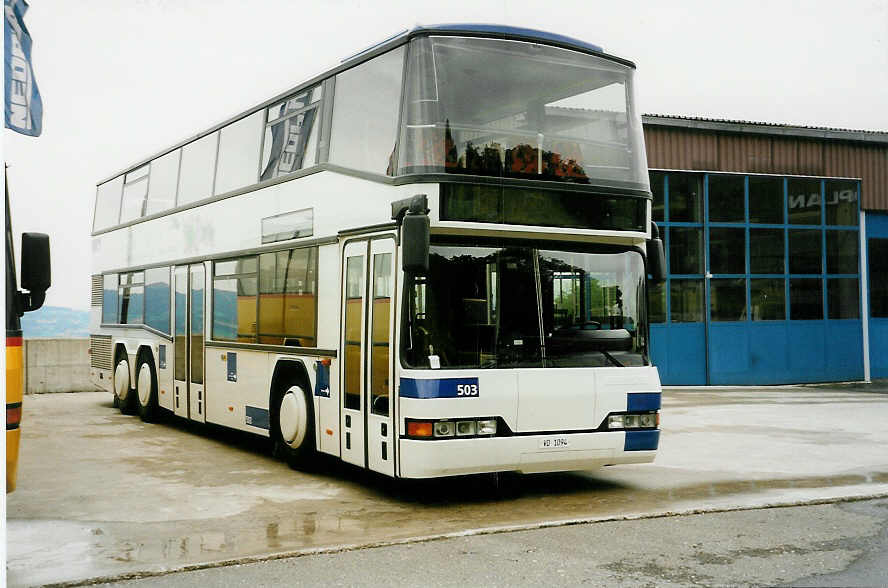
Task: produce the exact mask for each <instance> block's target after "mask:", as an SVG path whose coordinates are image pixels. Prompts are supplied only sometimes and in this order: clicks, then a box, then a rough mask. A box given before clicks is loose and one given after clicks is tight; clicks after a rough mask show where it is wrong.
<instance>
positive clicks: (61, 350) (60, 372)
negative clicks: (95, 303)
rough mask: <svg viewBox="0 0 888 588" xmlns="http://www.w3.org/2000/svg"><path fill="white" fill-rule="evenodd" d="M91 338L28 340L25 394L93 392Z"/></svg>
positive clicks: (94, 388)
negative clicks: (90, 371) (90, 357)
mask: <svg viewBox="0 0 888 588" xmlns="http://www.w3.org/2000/svg"><path fill="white" fill-rule="evenodd" d="M88 349H89V339H87V338H82V339H25V340H24V347H23V350H22V353H23V355H24V357H23V360H24V367H25V394H45V393H49V392H79V391H85V390H89V391H93V390H96V386H95V385H94V384H93V383H92V382H91V381H90V377H89V353H88V352H87V351H88Z"/></svg>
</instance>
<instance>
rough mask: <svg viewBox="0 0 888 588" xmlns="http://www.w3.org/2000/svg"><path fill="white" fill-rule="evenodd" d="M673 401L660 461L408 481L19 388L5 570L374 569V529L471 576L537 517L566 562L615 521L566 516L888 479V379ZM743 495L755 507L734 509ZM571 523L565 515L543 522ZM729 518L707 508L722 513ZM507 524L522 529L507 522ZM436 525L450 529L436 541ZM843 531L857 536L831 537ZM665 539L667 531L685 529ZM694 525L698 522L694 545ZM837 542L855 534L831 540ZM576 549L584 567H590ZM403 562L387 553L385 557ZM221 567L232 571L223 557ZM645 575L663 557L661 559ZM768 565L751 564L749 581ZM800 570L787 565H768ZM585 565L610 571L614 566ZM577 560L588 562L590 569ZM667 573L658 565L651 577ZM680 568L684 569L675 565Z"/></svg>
mask: <svg viewBox="0 0 888 588" xmlns="http://www.w3.org/2000/svg"><path fill="white" fill-rule="evenodd" d="M662 414H663V417H662V436H661V442H660V451H659V452H658V455H657V460H656V462H655V463H653V464H640V465H628V466H617V467H609V468H603V469H600V470H594V471H588V472H573V473H564V474H551V475H532V476H530V475H529V476H517V475H511V476H503V477H501V478H500V479H499V480H498V483H494V481H492V480H491V479H490V478H489V477H465V478H448V479H442V480H434V481H427V482H421V483H409V484H405V483H394V482H392V481H390V480H386V479H384V478H382V477H380V476H377V475H371V474H367V473H365V472H362V471H360V470H357V469H356V468H353V467H351V466H346V465H343V464H341V463H337V462H334V461H332V460H330V461H327V462H325V464H324V466H323V467H321V468H320V469H319V470H318V471H314V472H311V473H303V472H294V471H292V470H290V469H289V468H287V467H286V465H284V464H283V463H281V462H280V461H277V460H275V459H273V458H271V456H270V455H269V454H268V451H267V445H266V444H264V443H262V442H261V440H257V439H256V438H253V437H250V436H245V435H239V434H232V433H229V432H223V431H220V430H218V429H213V428H205V427H200V426H193V425H189V424H186V423H184V422H182V421H177V420H172V421H167V422H163V423H158V424H145V423H142V422H141V421H140V420H139V419H138V418H137V417H132V416H125V415H121V414H120V413H119V412H118V411H117V410H116V409H114V408H113V407H112V406H111V396H110V394H107V393H79V394H53V395H43V396H29V397H26V398H25V403H24V419H23V429H22V430H23V433H22V450H21V463H20V467H19V485H18V489H17V490H16V492H14V493H13V494H10V495H9V496H8V497H7V542H8V543H7V549H8V551H7V553H8V561H7V573H8V582H9V585H10V586H34V585H45V584H52V583H75V584H76V583H89V582H95V581H97V580H100V581H113V580H116V579H121V578H124V577H128V576H129V575H133V574H136V575H139V574H163V573H167V572H170V571H176V570H185V569H193V568H213V567H216V566H223V565H229V564H246V563H250V562H264V561H266V560H274V559H276V558H281V559H282V561H281V563H280V565H283V558H291V557H293V556H307V555H310V556H311V557H310V558H309V559H306V558H305V557H297V558H296V559H293V560H288V561H293V562H300V561H301V562H303V563H302V564H300V565H306V564H304V562H306V561H313V562H314V561H317V562H324V561H326V559H328V558H330V559H333V560H335V561H341V560H340V559H337V558H338V557H339V556H333V555H324V554H325V553H330V554H332V553H344V554H345V555H342V557H344V558H357V559H356V560H355V561H356V563H355V564H354V565H355V566H356V569H358V570H360V571H361V574H362V575H361V576H359V577H358V579H360V580H366V582H365V583H370V584H373V583H377V582H376V580H379V581H381V580H383V579H384V576H377V577H370V576H364V575H363V574H364V573H365V572H366V570H365V569H364V568H363V567H362V564H361V559H360V558H362V557H368V555H367V554H369V553H370V552H369V551H367V552H365V551H362V550H359V548H367V547H374V546H376V547H378V546H388V547H381V548H380V549H382V550H383V551H382V552H383V553H388V552H389V551H391V553H392V554H394V555H393V557H394V556H397V557H399V558H400V557H407V555H405V554H409V553H412V552H413V551H412V550H416V552H417V553H425V555H423V560H421V562H422V565H421V566H419V567H418V568H417V569H419V570H423V569H428V570H429V572H430V573H431V572H432V571H434V569H436V566H443V568H442V569H443V570H444V571H445V572H447V573H452V574H454V577H460V578H461V577H462V576H458V573H459V571H460V570H461V569H462V568H463V566H465V567H466V569H467V570H474V573H477V574H480V575H479V576H478V577H479V578H489V579H490V581H489V582H488V583H497V582H494V580H497V578H499V574H500V573H502V574H505V575H506V576H508V574H509V573H511V572H509V571H508V569H506V568H504V569H502V570H501V569H498V568H497V567H496V565H497V563H501V564H502V565H503V566H507V567H508V565H509V564H508V562H509V560H508V558H507V557H506V556H505V553H507V552H508V553H511V552H509V551H508V550H509V549H513V550H514V549H517V547H514V546H512V547H509V546H508V542H509V541H512V539H509V537H510V536H514V537H523V536H524V535H522V534H521V533H527V534H528V535H527V536H532V537H540V539H539V542H540V545H541V546H546V545H550V547H549V548H547V549H551V552H546V553H549V556H547V557H550V558H551V559H552V563H553V564H554V563H556V562H557V561H560V560H561V559H564V560H565V561H568V560H569V558H570V557H572V556H571V555H570V554H571V553H574V552H573V551H572V550H573V549H574V547H575V545H574V544H576V543H577V542H586V543H589V542H591V544H593V545H596V546H600V550H601V551H599V553H606V552H607V550H609V549H611V545H615V544H614V543H613V541H612V540H610V539H607V538H602V537H597V536H595V537H592V536H590V538H585V539H584V538H582V537H579V536H574V535H570V533H580V532H581V529H584V528H588V529H589V533H596V532H598V531H596V529H606V528H611V527H612V528H617V527H618V526H620V525H628V526H627V527H625V528H627V529H634V528H635V527H634V526H635V525H641V526H645V525H648V524H650V525H654V526H658V525H667V526H669V525H673V524H677V522H678V521H680V520H682V519H683V518H684V517H680V518H675V517H669V518H657V517H662V516H663V515H675V514H696V513H700V512H707V513H718V512H724V511H736V510H741V509H757V508H761V507H766V506H775V505H780V506H792V505H796V506H797V505H805V504H817V503H828V502H831V501H841V500H845V499H849V498H865V497H870V498H873V497H885V496H888V451H886V449H885V448H886V447H888V427H886V423H888V386H886V385H884V383H883V384H881V385H875V386H869V387H860V386H846V387H842V386H818V387H798V388H764V389H750V388H745V389H733V390H718V389H700V390H684V389H671V390H667V391H665V392H664V402H663V411H662ZM813 508H815V509H816V508H819V507H813ZM825 508H826V507H825ZM836 508H839V509H841V508H843V507H836ZM849 508H850V507H849ZM780 511H781V510H780V509H778V510H775V511H773V512H780ZM751 512H752V511H751ZM754 512H759V511H754ZM760 512H763V513H764V512H771V511H769V510H765V511H760ZM784 512H785V511H784ZM849 512H850V511H849ZM876 512H881V511H876ZM852 514H853V513H852ZM735 515H736V516H738V517H741V518H743V517H746V516H752V515H748V514H743V513H734V514H732V513H730V512H724V516H728V517H730V516H735ZM706 516H716V517H719V516H722V515H718V514H713V515H706ZM650 517H655V518H650ZM633 519H645V520H638V521H635V520H633ZM691 519H693V517H690V519H689V520H691ZM704 520H705V519H704ZM713 520H719V519H713ZM726 520H727V519H726ZM658 521H659V522H658ZM576 523H595V524H588V525H579V526H578V525H576ZM737 524H738V525H739V524H740V523H737ZM773 524H774V525H775V527H776V526H779V525H780V524H783V523H777V522H774V523H773ZM836 524H837V525H838V523H836ZM565 525H566V526H565ZM600 525H610V526H611V527H607V526H606V527H601V526H600ZM744 525H745V523H744ZM557 526H564V528H563V529H561V530H559V529H557V528H551V529H543V530H539V529H538V528H540V527H557ZM721 527H722V525H713V526H712V530H711V532H712V533H715V532H716V531H717V530H718V529H719V528H721ZM765 527H766V525H765V526H763V527H762V528H763V529H764V528H765ZM619 528H621V529H622V528H624V527H619ZM837 528H838V527H837ZM503 530H509V531H518V532H517V533H507V534H503V535H501V536H500V535H499V534H497V533H498V532H500V531H503ZM766 530H767V531H768V533H771V535H770V537H771V539H770V540H769V542H766V543H765V544H759V543H754V544H750V545H749V546H746V547H744V546H743V545H740V544H738V546H737V547H736V548H735V549H734V551H738V550H741V549H747V548H749V549H760V550H762V549H763V550H767V549H775V548H779V546H780V545H784V544H785V545H797V544H799V543H798V541H803V540H804V538H805V535H804V532H803V531H802V530H801V528H799V529H797V531H796V532H795V534H793V535H792V536H782V535H780V534H779V532H778V531H779V529H777V528H775V529H773V530H771V529H766ZM663 532H664V533H666V532H667V531H663ZM698 532H699V533H700V534H701V537H704V536H705V533H704V531H703V527H701V528H700V529H698V530H694V531H692V534H693V533H698ZM490 533H494V534H490ZM549 533H552V534H553V537H555V536H558V534H559V533H566V534H567V535H564V540H563V541H562V542H561V543H562V544H563V545H565V546H567V547H569V548H570V549H567V550H565V551H564V553H562V554H559V552H558V551H557V550H556V549H555V547H554V546H555V545H557V544H558V543H557V542H556V541H555V540H554V539H553V540H552V541H551V542H547V540H546V539H545V537H548V536H549ZM637 533H639V534H640V535H639V536H640V537H643V534H641V533H642V532H641V531H638V532H637ZM849 533H850V534H848V537H852V536H853V533H852V532H849ZM867 533H869V531H867V532H866V533H864V535H861V537H863V536H869V535H867ZM873 533H874V532H873ZM620 534H621V535H622V534H623V533H622V532H621V533H620ZM468 535H472V536H473V537H467V536H468ZM474 535H477V537H474ZM611 535H614V531H611ZM627 536H628V537H631V536H632V533H628V535H627ZM767 536H768V535H764V536H763V537H767ZM792 537H796V538H798V539H792V540H791V538H792ZM431 538H437V539H439V540H437V541H430V542H427V540H428V539H431ZM448 538H449V539H448ZM778 539H779V541H780V542H777V541H778ZM463 540H465V541H467V542H469V543H472V542H476V541H477V542H481V543H480V544H481V545H485V546H486V545H487V543H486V542H492V543H491V545H495V544H498V543H497V542H500V541H504V542H506V543H504V544H503V547H502V549H503V556H502V557H500V558H499V559H490V557H492V556H491V555H488V553H487V552H486V551H485V550H482V549H476V550H474V551H472V550H471V549H469V550H468V551H472V553H473V554H474V555H472V557H466V558H460V557H459V553H455V554H449V553H448V554H444V555H441V556H435V555H434V550H436V549H438V548H442V547H443V546H445V545H450V544H451V541H452V542H457V543H458V542H459V541H463ZM832 540H837V541H839V540H844V539H843V537H842V536H840V535H836V536H833V537H831V538H824V539H818V541H832ZM533 541H536V539H534V540H533ZM639 541H640V540H639ZM664 541H665V543H664V544H669V545H671V544H672V543H675V541H677V539H669V540H664ZM694 543H703V542H702V540H695V541H690V542H689V545H693V544H694ZM408 545H412V547H408ZM805 545H808V544H805ZM628 547H631V546H627V548H628ZM649 547H650V546H649ZM815 547H816V546H815ZM485 549H486V548H485ZM491 549H493V547H491ZM806 549H812V547H811V546H810V545H808V547H806ZM423 550H430V551H428V552H423ZM372 551H373V552H374V553H376V551H377V550H376V549H374V550H372ZM827 552H828V553H827ZM839 552H842V549H837V550H826V551H825V553H827V554H832V555H835V554H836V553H839ZM491 553H493V552H491ZM516 553H517V552H516ZM576 553H577V554H578V555H577V556H576V557H581V556H582V552H576ZM611 553H612V556H613V557H616V556H617V555H619V554H618V552H617V551H613V552H611ZM638 553H639V554H641V553H642V552H638ZM652 553H653V552H652ZM655 553H657V554H659V553H668V551H656V552H655ZM691 553H693V552H688V554H686V557H690V554H691ZM312 554H313V555H312ZM469 555H471V554H469ZM790 556H792V554H788V555H786V557H787V558H789V559H792V557H790ZM539 557H540V558H542V557H543V555H540V556H539ZM596 557H597V555H596ZM812 557H813V556H812ZM824 557H825V556H824ZM830 557H831V556H830ZM850 557H851V556H849V558H850ZM663 558H664V559H663V561H664V562H666V563H671V562H676V561H679V560H680V558H679V554H678V553H674V554H673V555H671V556H668V557H667V556H665V555H664V556H663ZM533 559H534V558H533V557H531V563H532V560H533ZM624 559H625V558H619V559H614V560H613V561H612V563H614V565H616V562H619V561H623V560H624ZM846 559H847V558H846ZM463 560H465V561H463ZM539 561H542V560H539ZM694 561H696V560H688V562H690V563H686V564H684V565H685V567H687V568H693V567H694V566H695V565H697V564H699V565H701V566H702V565H703V563H701V562H697V564H694ZM751 561H758V560H751ZM825 561H826V563H827V564H829V561H830V560H829V558H827V560H825ZM848 561H851V560H850V559H847V561H844V563H841V562H838V563H836V564H835V565H834V566H833V565H831V564H830V565H829V566H821V567H814V568H811V570H812V571H811V572H809V573H813V571H814V570H815V569H816V570H817V573H833V572H836V571H841V570H842V569H844V566H845V565H847V562H848ZM471 562H476V563H477V566H476V567H474V568H473V567H472V565H475V564H472V563H471ZM759 563H761V562H759ZM457 564H459V565H457ZM262 565H271V564H262ZM274 565H278V564H274ZM312 565H321V564H320V563H318V564H312ZM491 565H492V566H494V567H493V568H490V566H491ZM658 565H660V564H658ZM713 565H714V564H713ZM719 565H724V564H719ZM272 567H273V566H272ZM225 569H227V568H225ZM558 569H561V568H555V571H554V572H552V574H553V575H552V577H553V578H557V577H558V573H557V570H558ZM565 569H566V568H565ZM570 569H571V570H573V572H571V573H575V574H580V573H581V572H582V570H584V569H585V568H583V567H582V566H580V567H576V566H571V567H570ZM633 569H634V568H633ZM589 570H592V571H594V570H597V571H595V573H603V572H601V570H600V569H599V568H594V569H593V568H589ZM626 570H629V568H626ZM626 570H624V571H620V570H619V569H616V568H615V569H614V570H610V571H608V570H605V571H607V572H608V573H609V574H611V576H607V577H608V578H611V577H613V578H615V580H614V581H621V580H620V578H623V577H625V578H626V580H625V581H626V582H628V583H633V582H634V580H633V578H636V576H634V575H633V574H637V573H640V572H638V571H637V570H636V571H631V570H629V571H626ZM592 571H590V572H589V573H592ZM630 571H631V573H630ZM704 571H705V568H701V571H700V574H701V576H700V577H701V578H703V577H704V576H706V575H709V576H712V577H713V578H714V577H717V575H715V574H709V573H708V572H706V573H704ZM754 571H755V570H753V572H754ZM802 571H803V570H797V571H796V573H801V572H802ZM389 572H390V564H388V563H386V564H384V566H383V568H382V569H381V571H380V572H379V573H380V574H387V573H389ZM207 573H208V574H214V573H224V572H223V571H222V568H221V567H220V571H218V572H212V571H210V570H208V571H207ZM367 573H369V572H367ZM516 573H517V572H516ZM522 573H524V572H522ZM526 573H527V574H531V575H528V576H527V577H528V578H529V580H528V582H530V581H531V580H530V579H532V578H534V577H535V576H533V575H532V570H529V571H527V572H526ZM565 573H569V572H567V571H565ZM582 573H585V572H582ZM664 573H665V572H664ZM750 573H752V572H750ZM485 574H487V575H485ZM506 576H504V577H506ZM650 576H651V577H657V572H656V568H655V567H654V568H650ZM170 577H172V576H170ZM508 577H510V578H511V579H512V580H515V581H516V582H519V583H520V581H521V578H517V577H511V576H508ZM756 577H758V576H755V575H754V574H753V575H751V576H750V577H749V578H750V579H749V580H742V579H738V580H737V581H738V582H741V583H742V582H746V581H748V582H752V583H755V582H756V581H757V580H755V579H754V578H756ZM793 577H794V576H791V575H785V576H782V575H774V576H773V577H772V578H771V579H770V580H769V581H767V582H765V583H774V582H781V581H783V580H784V579H785V580H786V581H792V578H793ZM417 578H418V577H417ZM590 578H591V579H592V580H593V581H595V582H598V581H599V580H600V581H601V582H604V581H605V580H604V579H603V578H604V576H600V577H599V576H594V575H593V576H590ZM596 578H599V580H597V579H596ZM738 578H739V576H738ZM781 578H782V579H781ZM443 579H444V578H442V580H443ZM573 579H576V580H577V581H580V580H581V578H580V576H579V575H577V576H576V577H575V578H573ZM343 581H344V582H346V583H348V580H347V579H346V580H343ZM639 581H640V580H639ZM666 581H669V578H668V577H667V576H663V577H662V578H661V581H657V582H655V583H657V584H661V583H663V582H666ZM688 581H689V580H688ZM683 582H684V580H682V579H681V577H679V579H677V580H675V583H683ZM712 582H713V583H716V582H715V581H714V580H712ZM879 584H888V583H885V582H880V583H879Z"/></svg>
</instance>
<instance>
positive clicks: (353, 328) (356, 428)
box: [341, 237, 395, 476]
mask: <svg viewBox="0 0 888 588" xmlns="http://www.w3.org/2000/svg"><path fill="white" fill-rule="evenodd" d="M394 255H395V241H394V238H393V237H384V238H374V239H371V240H361V241H352V242H350V243H348V244H347V245H346V246H345V252H344V258H343V267H344V268H345V272H344V280H345V284H344V286H345V287H344V294H345V295H344V296H343V309H342V314H343V321H342V324H343V328H342V349H343V353H344V356H345V359H344V361H342V362H341V365H342V370H343V373H342V380H341V381H342V382H343V394H342V423H341V427H342V428H341V430H342V432H343V437H342V458H343V459H344V460H345V461H348V462H350V463H353V464H356V465H360V466H364V467H368V468H370V469H371V470H375V471H378V472H381V473H384V474H388V475H390V476H393V475H394V474H395V465H394V464H395V460H394V455H393V453H392V450H393V446H394V443H393V439H394V438H395V436H394V431H393V430H392V429H393V426H392V425H393V418H392V412H391V405H392V404H393V403H391V402H390V394H391V382H392V380H393V376H392V369H393V366H392V361H391V358H392V353H391V347H390V346H391V341H392V329H393V316H394V313H393V311H392V309H393V306H392V302H393V292H394V287H395V285H394V281H395V273H394Z"/></svg>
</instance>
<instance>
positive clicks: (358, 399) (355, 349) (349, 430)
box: [339, 241, 369, 467]
mask: <svg viewBox="0 0 888 588" xmlns="http://www.w3.org/2000/svg"><path fill="white" fill-rule="evenodd" d="M368 244H369V241H352V242H350V243H348V244H346V246H345V249H344V250H343V263H342V267H343V268H345V271H344V274H343V280H344V284H343V285H344V287H343V297H342V299H343V308H342V346H341V349H342V351H343V355H344V356H345V359H344V361H342V362H340V364H341V365H342V376H341V379H340V381H341V382H342V394H340V396H341V397H342V412H341V418H342V422H340V423H339V426H340V429H339V430H340V431H341V436H340V441H339V443H340V445H341V449H342V459H343V460H344V461H347V462H349V463H353V464H355V465H359V466H361V467H364V466H366V465H367V456H366V453H365V450H364V447H365V445H364V414H365V410H364V408H365V406H364V405H365V402H364V397H363V396H364V395H363V394H362V391H363V390H364V374H365V371H364V369H362V367H363V366H364V365H365V364H364V362H365V355H366V353H365V351H366V349H365V347H364V331H365V326H364V317H365V315H366V314H367V309H366V307H365V300H366V281H365V277H366V274H367V246H368Z"/></svg>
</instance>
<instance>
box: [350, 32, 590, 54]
mask: <svg viewBox="0 0 888 588" xmlns="http://www.w3.org/2000/svg"><path fill="white" fill-rule="evenodd" d="M422 33H448V34H454V33H457V34H459V33H465V34H475V35H479V34H480V35H483V36H485V37H493V38H503V39H517V40H534V41H547V42H549V43H552V44H554V45H562V46H567V47H573V48H577V49H582V50H585V51H593V52H595V53H604V49H602V48H601V46H600V45H593V44H592V43H587V42H585V41H580V40H579V39H574V38H573V37H568V36H565V35H558V34H556V33H549V32H546V31H541V30H538V29H528V28H524V27H510V26H505V25H496V24H478V23H453V24H439V25H417V26H415V27H414V28H412V29H404V30H403V31H401V32H400V33H396V34H394V35H392V36H391V37H389V38H388V39H385V40H383V41H380V42H379V43H376V44H374V45H371V46H370V47H367V48H366V49H364V50H362V51H358V52H357V53H355V54H354V55H350V56H349V57H346V58H345V59H343V60H342V63H346V62H349V61H351V60H352V59H355V58H356V57H360V56H362V55H364V54H366V53H370V52H372V51H375V50H376V49H381V48H383V47H384V46H386V45H388V44H390V43H391V44H396V43H398V42H400V41H401V40H402V39H403V38H404V37H412V36H415V35H418V34H422Z"/></svg>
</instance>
